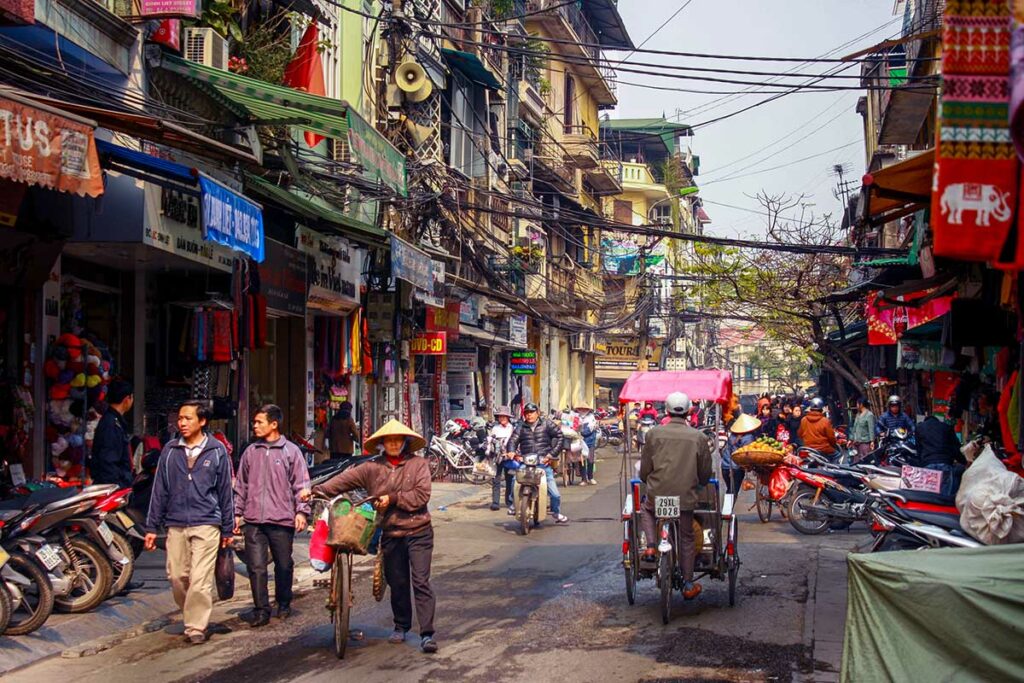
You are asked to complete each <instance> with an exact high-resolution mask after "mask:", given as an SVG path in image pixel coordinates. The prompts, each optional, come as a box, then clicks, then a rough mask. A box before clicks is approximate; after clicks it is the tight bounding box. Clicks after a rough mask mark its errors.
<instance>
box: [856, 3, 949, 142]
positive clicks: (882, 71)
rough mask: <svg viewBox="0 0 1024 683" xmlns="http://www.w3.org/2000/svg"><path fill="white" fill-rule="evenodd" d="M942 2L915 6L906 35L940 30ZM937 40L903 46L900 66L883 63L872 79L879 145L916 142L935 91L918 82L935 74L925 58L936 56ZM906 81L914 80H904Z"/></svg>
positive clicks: (925, 39)
mask: <svg viewBox="0 0 1024 683" xmlns="http://www.w3.org/2000/svg"><path fill="white" fill-rule="evenodd" d="M943 4H944V3H943V2H942V0H923V1H922V2H918V3H916V5H915V7H914V13H913V16H912V18H911V20H910V22H909V24H908V26H909V27H910V29H909V30H910V33H909V35H917V34H928V33H933V32H935V31H937V30H939V29H941V27H942V22H941V17H942V5H943ZM939 43H940V41H939V38H938V37H937V36H934V35H933V36H931V37H926V38H920V39H917V40H911V41H908V42H907V43H906V58H905V60H904V61H903V63H893V64H888V65H886V64H883V65H881V67H880V68H879V69H878V72H877V74H876V76H875V78H874V79H873V85H875V86H884V87H886V89H885V90H882V91H880V96H879V110H880V111H881V121H880V123H879V127H878V144H879V145H912V144H914V143H916V142H918V139H919V138H920V137H921V134H922V129H923V127H924V125H925V122H926V121H927V120H928V114H929V112H930V111H931V108H932V105H933V104H934V103H935V91H934V90H931V89H929V88H927V87H925V86H926V85H928V84H929V81H921V80H920V79H922V78H926V77H928V76H930V75H935V74H936V71H937V67H936V63H935V62H931V61H929V60H927V59H922V58H928V57H932V56H935V55H936V54H937V53H938V46H939ZM908 79H914V80H912V81H908Z"/></svg>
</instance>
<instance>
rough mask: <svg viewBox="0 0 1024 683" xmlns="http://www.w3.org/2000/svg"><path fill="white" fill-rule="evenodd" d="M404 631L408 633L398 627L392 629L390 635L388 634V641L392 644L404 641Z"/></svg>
mask: <svg viewBox="0 0 1024 683" xmlns="http://www.w3.org/2000/svg"><path fill="white" fill-rule="evenodd" d="M406 633H408V631H403V630H402V629H400V628H396V629H395V630H394V631H392V632H391V635H390V636H388V642H389V643H391V644H392V645H400V644H402V643H404V642H405V634H406Z"/></svg>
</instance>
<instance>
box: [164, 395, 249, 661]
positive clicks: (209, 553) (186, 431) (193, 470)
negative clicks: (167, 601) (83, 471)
mask: <svg viewBox="0 0 1024 683" xmlns="http://www.w3.org/2000/svg"><path fill="white" fill-rule="evenodd" d="M209 419H210V412H209V408H207V407H206V405H204V404H203V403H202V402H201V401H186V402H185V403H183V404H181V407H180V408H179V409H178V432H179V433H180V434H181V438H180V439H173V440H171V441H169V442H168V443H167V445H166V446H164V449H163V452H162V453H161V454H160V461H159V464H158V465H157V469H156V474H155V475H154V477H153V493H152V498H151V499H150V501H149V515H148V516H147V517H146V531H147V533H146V539H145V547H146V550H155V549H156V534H157V531H158V530H159V529H160V528H162V527H167V578H168V580H169V581H170V582H171V592H172V593H173V594H174V601H175V602H176V603H177V604H178V607H180V608H181V610H182V616H183V621H184V622H185V638H186V639H187V640H188V641H189V642H190V643H192V644H193V645H197V644H199V643H205V642H206V640H207V635H206V627H207V625H208V624H209V622H210V612H211V611H212V610H213V591H214V571H215V569H216V566H217V552H218V550H220V548H226V547H228V546H230V545H231V543H232V540H233V536H232V532H233V531H234V528H235V521H234V518H233V517H232V512H233V507H234V506H233V500H232V493H231V458H230V457H229V456H228V454H227V451H226V450H225V449H224V445H223V444H221V442H220V441H218V440H217V439H214V438H212V437H210V436H208V435H207V434H206V433H205V432H204V427H206V423H207V421H208V420H209Z"/></svg>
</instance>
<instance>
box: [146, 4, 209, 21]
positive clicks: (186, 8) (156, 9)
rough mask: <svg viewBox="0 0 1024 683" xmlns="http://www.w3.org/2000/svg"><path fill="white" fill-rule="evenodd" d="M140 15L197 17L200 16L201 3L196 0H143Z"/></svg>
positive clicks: (150, 16)
mask: <svg viewBox="0 0 1024 683" xmlns="http://www.w3.org/2000/svg"><path fill="white" fill-rule="evenodd" d="M139 15H140V16H143V17H146V18H152V17H190V18H195V17H198V16H199V3H198V2H196V0H141V2H140V11H139Z"/></svg>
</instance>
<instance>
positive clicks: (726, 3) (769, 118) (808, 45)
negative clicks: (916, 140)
mask: <svg viewBox="0 0 1024 683" xmlns="http://www.w3.org/2000/svg"><path fill="white" fill-rule="evenodd" d="M683 5H685V8H684V9H683V10H682V11H681V12H680V13H679V14H678V15H677V16H676V17H675V18H673V19H672V20H671V21H670V22H669V23H668V24H667V25H665V27H664V28H662V29H661V30H660V31H658V32H657V33H656V34H655V35H654V37H652V38H650V40H649V41H648V42H647V43H645V44H644V45H643V48H644V49H655V50H671V51H682V52H697V53H712V54H735V55H759V56H773V57H799V58H811V57H818V56H820V55H823V54H824V53H827V52H829V51H832V50H835V49H836V48H839V47H840V46H841V45H843V44H845V43H848V42H850V41H854V42H852V43H851V44H850V45H849V46H847V47H843V48H842V49H839V50H838V51H836V53H835V54H834V55H830V56H837V57H838V56H844V55H847V54H850V53H852V52H855V51H856V50H858V49H860V48H864V47H868V46H870V45H874V44H875V43H878V42H880V41H881V40H884V39H886V38H892V37H896V36H897V35H898V34H899V32H900V28H901V21H902V19H901V18H900V17H899V16H896V15H894V14H893V5H894V0H774V1H773V2H769V1H768V0H689V1H687V0H619V3H618V6H619V12H620V13H621V14H622V17H623V20H624V22H625V24H626V28H627V30H628V31H629V34H630V36H631V37H632V39H633V44H634V45H638V46H639V45H640V43H642V42H643V41H644V40H645V39H646V38H648V36H650V35H651V34H652V33H654V32H655V30H656V29H658V27H659V26H660V25H661V24H662V22H664V21H665V20H666V19H668V18H669V17H670V16H672V14H673V13H674V12H676V10H678V9H679V8H680V7H681V6H683ZM864 34H868V35H864ZM854 39H856V40H854ZM607 54H608V57H609V58H611V59H613V60H614V61H618V60H619V59H622V58H623V57H627V56H626V55H625V53H622V52H609V53H607ZM631 62H653V63H658V64H676V65H682V66H700V67H714V68H724V69H742V70H748V71H751V70H753V71H768V72H773V73H775V72H782V71H787V70H789V69H798V72H799V73H801V74H816V73H821V72H822V71H824V70H826V69H828V68H829V67H831V66H834V65H831V64H820V63H818V64H805V65H799V64H795V63H788V64H787V63H779V62H750V61H736V60H717V59H716V60H708V59H693V58H682V57H674V56H665V55H653V54H644V53H634V54H632V55H629V56H628V57H627V59H626V62H625V64H623V66H626V67H627V68H636V69H643V68H644V67H642V66H637V67H629V64H630V63H631ZM859 71H860V67H859V65H858V66H854V67H851V68H850V69H849V70H848V71H845V72H844V74H851V75H852V74H857V73H859ZM687 73H693V72H687ZM707 75H710V76H713V77H716V78H718V77H720V78H727V79H737V80H747V81H764V80H768V78H769V77H766V76H744V75H729V74H707ZM618 79H619V80H621V81H628V82H632V83H641V84H649V85H658V86H665V87H669V88H686V89H689V90H698V91H700V92H699V93H682V92H667V91H661V90H651V89H645V88H640V87H636V86H633V85H625V84H622V83H620V84H619V86H618V94H619V105H618V107H617V108H616V109H614V110H612V111H610V112H608V114H609V115H610V116H611V117H612V118H633V117H651V116H661V115H662V114H664V115H666V116H667V117H668V118H669V119H670V120H675V121H681V122H683V123H688V124H690V125H695V124H698V123H701V122H704V121H708V120H710V119H713V118H715V117H718V116H721V115H723V114H728V113H730V112H733V111H736V110H738V109H742V108H743V107H746V106H748V105H750V104H753V103H754V102H757V101H758V100H761V99H764V98H766V97H768V95H764V94H761V95H758V94H757V93H756V92H755V93H752V94H744V95H741V96H737V97H728V98H727V96H724V95H712V94H707V93H708V91H714V90H718V91H736V90H742V89H744V88H745V87H747V86H743V85H734V84H727V83H711V82H706V81H692V80H677V79H669V78H657V77H652V76H649V75H645V74H640V73H620V74H619V75H618ZM785 82H786V83H787V84H789V83H799V82H802V79H795V78H794V79H786V81H785ZM829 83H831V84H838V85H844V86H853V85H858V84H859V81H858V80H856V79H835V80H832V81H829ZM772 89H776V90H777V88H772ZM864 94H865V92H864V91H863V90H847V91H839V92H806V91H805V92H802V93H795V94H792V95H787V96H785V97H782V98H780V99H778V100H776V101H774V102H771V103H769V104H765V105H763V106H760V107H757V108H755V109H752V110H750V111H747V112H744V113H741V114H738V115H736V116H734V117H732V118H729V119H726V120H724V121H720V122H718V123H713V124H710V125H706V126H701V127H699V128H697V129H696V130H694V135H693V137H689V138H684V139H683V143H684V144H688V145H689V146H690V147H691V149H692V150H693V153H694V154H696V155H698V156H700V175H699V176H698V177H697V178H696V180H697V184H698V185H699V186H700V187H701V191H700V196H701V197H702V198H703V199H704V201H705V204H704V207H705V210H706V211H707V212H708V214H709V215H710V216H711V219H712V223H711V224H710V225H709V226H708V227H707V232H708V233H709V234H713V235H721V236H726V237H749V238H755V239H756V238H759V237H763V236H764V234H765V220H766V216H765V215H764V214H763V213H760V214H759V213H758V212H763V209H762V208H761V206H760V205H759V204H758V203H757V200H756V199H754V197H755V195H756V194H757V193H759V192H762V191H765V192H768V193H769V194H771V195H777V194H783V195H789V196H796V195H799V194H804V195H805V198H804V199H803V201H802V203H803V204H805V205H806V206H803V207H802V208H798V209H794V211H793V212H792V213H793V214H794V215H797V216H799V214H800V213H801V211H802V212H803V213H804V218H805V219H808V218H811V217H812V214H813V217H814V218H820V217H821V216H822V215H823V214H828V213H831V214H832V216H833V218H837V217H840V216H841V213H842V204H841V202H840V201H838V200H837V199H835V197H834V196H833V190H834V189H835V187H836V181H837V178H836V177H835V175H834V174H833V171H832V167H833V165H835V164H846V165H848V169H849V171H850V173H849V175H847V176H846V177H847V178H848V179H850V180H853V181H854V188H855V190H856V189H857V188H859V185H860V183H859V179H860V177H861V176H862V175H863V173H864V166H865V162H864V146H863V128H862V125H863V124H862V119H861V116H860V115H859V114H857V112H856V111H855V107H856V105H857V100H858V98H859V97H861V96H862V95H864ZM851 143H852V144H851ZM762 148H765V149H762ZM812 155H813V158H807V157H812ZM780 166H781V168H775V167H780ZM770 169H774V170H770ZM723 204H727V205H731V206H723ZM731 207H739V208H731Z"/></svg>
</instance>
